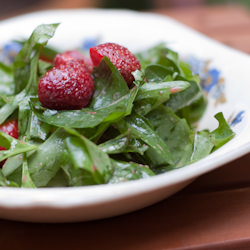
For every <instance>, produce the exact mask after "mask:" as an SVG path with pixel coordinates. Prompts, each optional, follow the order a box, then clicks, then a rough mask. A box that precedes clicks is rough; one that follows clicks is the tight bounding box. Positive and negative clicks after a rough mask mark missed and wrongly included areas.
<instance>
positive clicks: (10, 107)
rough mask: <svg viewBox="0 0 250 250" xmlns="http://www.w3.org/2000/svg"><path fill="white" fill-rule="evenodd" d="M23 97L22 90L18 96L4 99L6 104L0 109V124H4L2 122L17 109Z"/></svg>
mask: <svg viewBox="0 0 250 250" xmlns="http://www.w3.org/2000/svg"><path fill="white" fill-rule="evenodd" d="M25 96H26V92H25V90H23V91H22V92H20V93H19V94H17V95H15V96H11V97H8V99H5V100H6V101H7V102H6V104H5V105H4V106H2V107H1V108H0V124H2V123H4V121H5V120H6V119H7V118H8V117H9V116H10V115H11V114H12V113H13V112H14V111H15V110H16V109H17V107H18V104H19V103H20V102H21V101H22V100H23V99H24V98H25Z"/></svg>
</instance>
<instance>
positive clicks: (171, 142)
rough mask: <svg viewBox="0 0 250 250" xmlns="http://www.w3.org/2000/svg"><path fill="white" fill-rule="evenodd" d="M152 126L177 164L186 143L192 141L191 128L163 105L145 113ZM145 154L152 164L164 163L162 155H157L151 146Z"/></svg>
mask: <svg viewBox="0 0 250 250" xmlns="http://www.w3.org/2000/svg"><path fill="white" fill-rule="evenodd" d="M147 118H148V119H149V121H150V123H151V125H152V128H153V129H154V131H155V133H157V134H158V135H159V136H160V138H161V139H162V140H163V141H164V142H165V144H166V145H167V147H168V150H169V154H170V155H171V156H172V158H173V159H174V164H172V165H177V164H178V163H179V161H181V159H182V157H183V152H184V151H185V150H186V147H187V145H189V144H190V143H192V138H191V137H190V133H191V130H190V128H189V126H188V124H187V122H186V120H184V119H180V118H179V117H178V116H176V115H175V114H174V112H173V111H172V110H171V109H167V108H165V107H164V106H163V105H162V106H160V107H159V108H157V109H155V110H153V111H152V112H150V113H149V114H148V115H147ZM146 156H147V157H148V158H149V160H150V162H152V164H153V165H154V166H158V165H164V164H165V165H166V161H165V159H164V157H163V155H162V154H161V155H158V154H156V152H155V151H154V150H152V149H151V148H150V149H149V150H148V151H147V152H146Z"/></svg>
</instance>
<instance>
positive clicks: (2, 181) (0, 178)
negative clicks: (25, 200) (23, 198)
mask: <svg viewBox="0 0 250 250" xmlns="http://www.w3.org/2000/svg"><path fill="white" fill-rule="evenodd" d="M0 187H18V185H17V184H16V183H15V182H13V181H9V180H7V178H6V177H5V176H4V175H3V173H2V169H0Z"/></svg>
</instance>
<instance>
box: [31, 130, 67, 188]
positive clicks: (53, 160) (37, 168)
mask: <svg viewBox="0 0 250 250" xmlns="http://www.w3.org/2000/svg"><path fill="white" fill-rule="evenodd" d="M66 137H67V133H65V131H64V129H60V128H59V129H57V130H56V131H55V132H54V133H53V134H52V135H51V136H50V137H49V138H48V139H47V140H46V141H45V142H44V143H43V144H41V145H39V147H38V149H37V150H36V151H35V152H34V153H33V154H32V155H30V156H29V157H28V166H29V172H30V176H31V178H32V180H33V182H34V184H35V185H36V186H37V187H45V186H46V185H47V184H48V183H49V182H50V180H52V179H53V178H54V177H55V175H56V174H57V172H58V171H59V169H60V167H62V166H65V165H68V164H70V162H69V156H68V152H67V149H66V147H65V144H64V140H65V138H66Z"/></svg>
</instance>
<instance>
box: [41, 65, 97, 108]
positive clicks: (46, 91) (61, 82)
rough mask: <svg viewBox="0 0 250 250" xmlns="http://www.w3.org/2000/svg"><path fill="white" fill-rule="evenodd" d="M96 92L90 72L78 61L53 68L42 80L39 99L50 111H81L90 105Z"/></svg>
mask: <svg viewBox="0 0 250 250" xmlns="http://www.w3.org/2000/svg"><path fill="white" fill-rule="evenodd" d="M93 92H94V82H93V79H92V77H91V75H90V72H89V71H88V70H87V69H86V68H85V67H84V66H83V65H82V64H81V63H79V62H78V61H70V62H68V63H67V64H66V65H61V66H60V67H59V68H56V67H54V68H52V69H51V70H50V71H48V72H47V73H46V75H45V76H43V77H42V78H41V79H40V82H39V86H38V97H39V100H40V102H41V103H42V105H43V106H44V107H46V108H49V109H56V110H62V109H67V110H68V109H81V108H84V107H86V106H87V105H88V103H89V102H90V99H91V97H92V95H93Z"/></svg>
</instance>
